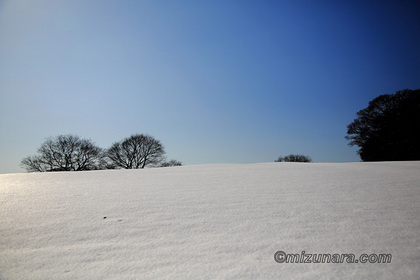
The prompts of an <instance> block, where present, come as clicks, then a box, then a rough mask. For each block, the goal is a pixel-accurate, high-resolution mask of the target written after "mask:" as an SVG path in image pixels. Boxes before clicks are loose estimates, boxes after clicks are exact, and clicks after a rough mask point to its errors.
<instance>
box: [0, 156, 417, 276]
mask: <svg viewBox="0 0 420 280" xmlns="http://www.w3.org/2000/svg"><path fill="white" fill-rule="evenodd" d="M419 171H420V162H383V163H261V164H217V165H198V166H182V167H170V168H155V169H144V170H109V171H89V172H58V173H36V174H6V175H0V279H31V280H34V279H420V265H419V264H420V242H419V241H420V240H419V236H420V219H419V217H420V172H419ZM104 217H106V218H104ZM277 251H284V252H286V253H287V254H292V253H293V254H300V255H307V254H330V255H331V256H332V255H333V254H340V255H341V254H354V255H355V257H356V260H359V257H360V256H361V255H362V254H368V255H371V254H377V255H379V254H391V255H392V259H391V263H369V262H367V263H361V262H358V263H347V259H344V262H343V263H286V262H285V263H277V262H276V261H275V260H274V253H275V252H277ZM302 251H305V253H303V254H302ZM305 258H306V257H305ZM364 260H366V259H364ZM372 260H375V256H373V257H372ZM302 261H303V259H302Z"/></svg>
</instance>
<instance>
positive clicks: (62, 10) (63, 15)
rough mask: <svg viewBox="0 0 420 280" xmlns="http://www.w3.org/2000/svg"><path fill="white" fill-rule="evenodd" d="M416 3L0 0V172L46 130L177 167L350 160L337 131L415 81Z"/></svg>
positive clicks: (418, 65) (31, 150)
mask: <svg viewBox="0 0 420 280" xmlns="http://www.w3.org/2000/svg"><path fill="white" fill-rule="evenodd" d="M419 14H420V2H419V1H416V0H413V1H322V0H321V1H299V0H298V1H227V0H224V1H187V0H185V1H182V0H181V1H140V0H139V1H128V0H126V1H115V0H113V1H107V0H105V1H104V0H101V1H99V0H98V1H93V0H92V1H90V0H73V1H62V0H48V1H47V0H37V1H23V0H13V1H7V0H3V1H1V0H0V136H1V137H0V141H1V142H0V155H1V157H0V173H11V172H24V170H23V169H21V167H20V165H19V164H20V161H21V159H22V158H23V157H25V156H28V155H34V154H35V153H36V150H37V148H38V147H39V146H40V144H41V143H42V142H43V141H44V140H45V138H47V137H49V136H56V135H59V134H69V133H70V134H76V135H79V136H81V137H83V138H90V139H92V140H93V141H94V142H95V143H96V144H97V145H98V146H100V147H103V148H107V147H109V146H110V145H111V144H112V143H113V142H115V141H119V140H121V139H122V138H124V137H127V136H130V135H131V134H134V133H147V134H150V135H152V136H154V137H156V138H157V139H159V140H161V141H162V142H163V144H164V146H165V148H166V151H167V157H168V159H171V158H174V159H177V160H180V161H182V162H183V163H184V164H203V163H224V162H230V163H252V162H268V161H273V160H274V159H276V158H277V157H278V156H280V155H287V154H290V153H299V154H305V155H309V156H311V157H312V158H313V160H314V161H315V162H347V161H359V160H360V159H359V157H358V156H357V154H356V151H357V148H356V147H353V148H352V147H349V146H347V141H346V140H345V139H344V136H345V135H346V126H347V124H349V123H350V122H351V121H352V120H353V119H354V118H355V117H356V112H357V111H358V110H360V109H363V108H365V107H366V106H367V104H368V102H369V100H371V99H373V98H374V97H376V96H378V95H380V94H385V93H395V92H396V91H397V90H401V89H405V88H410V89H417V88H420V51H419V50H420V17H419V16H418V15H419Z"/></svg>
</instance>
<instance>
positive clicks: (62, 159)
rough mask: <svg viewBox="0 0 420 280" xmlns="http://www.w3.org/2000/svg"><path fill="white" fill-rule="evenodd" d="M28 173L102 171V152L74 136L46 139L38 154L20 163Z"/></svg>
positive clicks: (92, 144) (103, 166) (89, 142)
mask: <svg viewBox="0 0 420 280" xmlns="http://www.w3.org/2000/svg"><path fill="white" fill-rule="evenodd" d="M21 165H22V166H23V167H24V168H25V169H26V170H27V171H28V172H37V171H38V172H45V171H82V170H97V169H104V168H105V165H106V162H105V159H104V152H103V150H102V149H101V148H99V147H97V146H96V145H95V144H94V143H93V142H92V141H91V140H87V139H81V138H79V137H78V136H74V135H59V136H57V137H54V138H48V139H47V140H46V141H45V142H44V143H43V144H42V145H41V147H40V148H39V149H38V154H37V155H35V156H29V157H26V158H24V159H23V160H22V161H21Z"/></svg>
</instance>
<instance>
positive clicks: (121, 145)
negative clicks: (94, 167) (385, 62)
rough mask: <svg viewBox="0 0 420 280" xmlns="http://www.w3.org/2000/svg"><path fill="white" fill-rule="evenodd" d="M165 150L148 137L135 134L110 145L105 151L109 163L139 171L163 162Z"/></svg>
mask: <svg viewBox="0 0 420 280" xmlns="http://www.w3.org/2000/svg"><path fill="white" fill-rule="evenodd" d="M164 154H165V149H164V147H163V145H162V143H161V142H160V141H159V140H156V139H155V138H153V137H152V136H150V135H144V134H135V135H132V136H130V137H128V138H125V139H123V140H122V141H120V142H116V143H114V144H112V146H111V148H109V149H108V151H107V156H108V158H109V159H110V160H111V162H112V163H113V164H114V165H115V166H117V167H120V168H125V169H139V168H144V167H146V166H149V165H150V166H157V165H159V163H161V162H162V161H163V160H164V157H163V156H164Z"/></svg>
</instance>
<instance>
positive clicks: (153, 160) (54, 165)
mask: <svg viewBox="0 0 420 280" xmlns="http://www.w3.org/2000/svg"><path fill="white" fill-rule="evenodd" d="M419 129H420V89H417V90H410V89H405V90H401V91H397V92H396V93H395V94H383V95H380V96H378V97H376V98H374V99H373V100H371V101H370V102H369V106H368V107H366V108H365V109H362V110H360V111H359V112H357V118H356V119H355V120H354V121H353V122H352V123H350V124H349V125H348V126H347V136H345V138H346V139H347V140H349V145H350V146H359V150H358V154H359V156H360V158H361V159H362V161H395V160H398V161H403V160H420V145H419V141H418V130H419ZM275 161H276V162H312V159H311V158H310V157H308V156H304V155H293V154H291V155H288V156H285V157H282V156H281V157H279V158H278V159H277V160H275ZM21 165H22V167H24V168H25V169H26V170H27V171H28V172H36V171H39V172H45V171H82V170H101V169H115V168H125V169H137V168H145V167H147V166H151V167H167V166H179V165H182V163H181V162H180V161H177V160H170V161H166V160H165V149H164V146H163V145H162V143H161V142H160V141H159V140H157V139H155V138H153V137H152V136H150V135H146V134H134V135H131V136H130V137H127V138H125V139H123V140H121V141H119V142H115V143H114V144H112V146H111V147H110V148H108V149H102V148H100V147H98V146H96V145H95V144H94V143H93V142H92V141H91V140H89V139H82V138H80V137H78V136H75V135H59V136H56V137H50V138H48V139H47V140H46V141H45V142H44V143H42V145H41V146H40V148H39V149H38V153H37V154H36V155H34V156H29V157H26V158H24V159H23V160H22V161H21Z"/></svg>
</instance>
